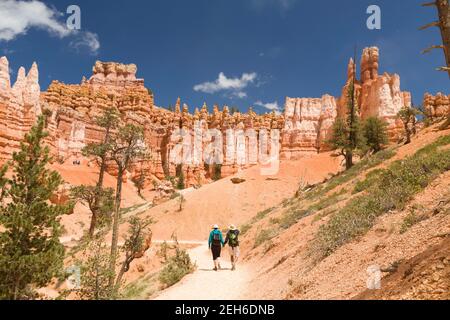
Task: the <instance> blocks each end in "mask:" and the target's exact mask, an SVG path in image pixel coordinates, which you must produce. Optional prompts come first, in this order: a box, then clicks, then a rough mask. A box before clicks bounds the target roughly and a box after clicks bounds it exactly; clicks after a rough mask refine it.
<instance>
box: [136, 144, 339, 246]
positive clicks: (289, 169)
mask: <svg viewBox="0 0 450 320" xmlns="http://www.w3.org/2000/svg"><path fill="white" fill-rule="evenodd" d="M339 169H340V159H339V158H333V157H331V156H330V153H324V154H320V155H316V156H312V157H308V158H304V159H302V160H298V161H286V162H284V161H282V162H281V164H280V170H279V172H278V174H277V175H275V176H270V177H268V176H263V175H261V174H260V168H259V167H253V168H250V169H248V170H245V171H242V172H241V173H238V174H237V175H236V176H238V177H240V178H243V179H245V180H246V181H245V182H244V183H242V184H233V183H232V182H231V178H232V177H228V178H226V179H222V180H220V181H217V182H215V183H212V184H208V185H205V186H203V187H202V188H200V189H197V190H192V191H190V192H185V195H184V197H185V199H186V202H185V204H184V206H183V210H182V211H181V212H179V199H174V200H171V201H169V202H166V203H163V204H161V205H159V206H156V207H154V208H152V209H150V210H149V211H147V212H146V214H145V215H144V216H147V217H152V218H153V219H154V220H155V221H156V223H155V224H154V225H153V226H152V231H153V233H154V238H155V239H160V240H167V239H170V237H171V235H172V234H173V233H174V232H175V233H176V235H177V236H178V239H182V240H207V237H208V235H209V231H210V229H211V226H212V225H213V224H216V223H217V224H219V225H220V226H221V227H222V228H226V227H227V226H228V225H229V224H231V223H233V224H235V225H241V224H243V223H245V222H247V221H248V220H250V219H251V218H252V217H254V216H255V215H256V214H257V213H258V212H260V211H263V210H265V209H267V208H270V207H272V206H274V205H277V204H278V203H280V202H281V201H282V200H284V199H286V198H290V197H292V196H293V195H294V193H295V192H296V190H297V189H298V186H299V181H300V180H301V179H303V180H306V181H307V182H310V183H317V182H320V181H322V180H323V179H324V178H326V177H327V176H328V175H329V174H330V173H336V172H337V171H338V170H339Z"/></svg>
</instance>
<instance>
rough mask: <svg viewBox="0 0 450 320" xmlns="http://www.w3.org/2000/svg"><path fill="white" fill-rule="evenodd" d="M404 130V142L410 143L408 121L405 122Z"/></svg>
mask: <svg viewBox="0 0 450 320" xmlns="http://www.w3.org/2000/svg"><path fill="white" fill-rule="evenodd" d="M405 132H406V142H405V144H410V143H411V131H410V129H409V122H408V123H406V124H405Z"/></svg>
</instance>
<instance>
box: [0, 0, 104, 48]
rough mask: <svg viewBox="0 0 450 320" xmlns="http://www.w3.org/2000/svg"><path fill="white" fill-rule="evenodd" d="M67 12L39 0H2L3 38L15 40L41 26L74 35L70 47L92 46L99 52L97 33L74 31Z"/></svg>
mask: <svg viewBox="0 0 450 320" xmlns="http://www.w3.org/2000/svg"><path fill="white" fill-rule="evenodd" d="M63 17H64V15H63V14H62V13H61V12H59V11H57V10H56V9H54V8H51V7H49V6H47V5H46V4H45V3H43V2H42V1H39V0H31V1H20V0H0V42H1V41H6V42H8V41H12V40H15V39H16V38H17V37H18V36H21V35H25V34H27V32H28V31H29V30H30V29H32V28H36V29H41V30H45V31H47V32H48V33H49V34H51V35H53V36H56V37H58V38H61V39H62V38H66V37H68V36H74V37H75V39H74V40H73V41H72V42H71V47H73V48H75V49H80V48H81V47H84V46H85V47H87V48H89V50H90V52H92V53H97V51H98V49H99V48H100V42H99V40H98V35H96V34H95V33H92V32H89V31H83V32H81V31H75V30H71V29H69V28H67V25H66V23H65V21H62V20H63Z"/></svg>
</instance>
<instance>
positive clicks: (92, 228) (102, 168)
mask: <svg viewBox="0 0 450 320" xmlns="http://www.w3.org/2000/svg"><path fill="white" fill-rule="evenodd" d="M109 133H110V128H106V133H105V139H104V140H103V143H104V144H105V145H106V144H108V143H109V135H110V134H109ZM105 171H106V154H104V155H103V157H102V159H101V164H100V172H99V174H98V181H97V195H96V197H95V200H94V204H93V206H92V207H93V208H94V210H91V211H92V218H91V226H90V228H89V238H91V239H92V237H93V236H94V232H95V227H96V226H97V210H98V207H99V205H100V192H101V190H102V188H103V181H104V179H105Z"/></svg>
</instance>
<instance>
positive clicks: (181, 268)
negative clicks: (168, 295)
mask: <svg viewBox="0 0 450 320" xmlns="http://www.w3.org/2000/svg"><path fill="white" fill-rule="evenodd" d="M194 269H195V266H194V265H193V264H192V262H191V258H190V257H189V254H188V253H187V252H186V250H182V249H180V248H178V247H177V248H176V253H175V256H173V257H170V258H169V259H168V260H167V263H166V265H165V267H164V268H163V269H162V271H161V273H160V274H159V281H161V283H163V284H164V285H165V286H166V287H170V286H173V285H174V284H175V283H177V282H178V281H180V280H181V279H183V277H184V276H185V275H187V274H189V273H191V272H193V271H194Z"/></svg>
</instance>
